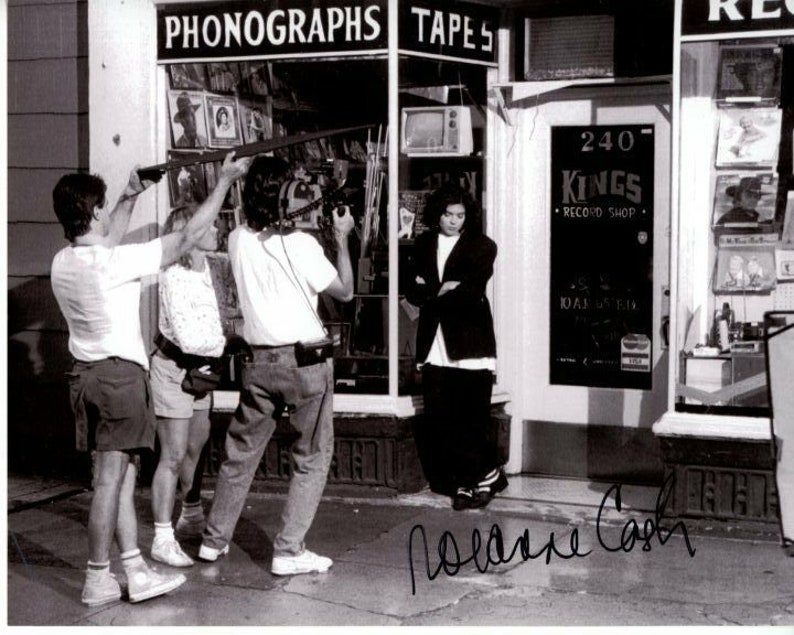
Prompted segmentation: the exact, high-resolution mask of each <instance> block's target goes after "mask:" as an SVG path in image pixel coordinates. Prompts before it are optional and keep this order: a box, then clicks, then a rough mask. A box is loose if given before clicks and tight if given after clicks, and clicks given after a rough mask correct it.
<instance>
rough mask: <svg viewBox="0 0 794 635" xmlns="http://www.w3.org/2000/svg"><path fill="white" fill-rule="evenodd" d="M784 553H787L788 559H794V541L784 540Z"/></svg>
mask: <svg viewBox="0 0 794 635" xmlns="http://www.w3.org/2000/svg"><path fill="white" fill-rule="evenodd" d="M782 546H783V553H785V554H786V555H787V556H788V557H790V558H791V557H794V540H789V539H788V538H784V539H783V545H782Z"/></svg>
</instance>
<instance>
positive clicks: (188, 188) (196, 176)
mask: <svg viewBox="0 0 794 635" xmlns="http://www.w3.org/2000/svg"><path fill="white" fill-rule="evenodd" d="M186 155H187V153H185V152H171V153H169V159H170V160H171V161H174V160H179V159H184V158H185V156H186ZM168 191H169V193H170V195H171V196H170V200H171V206H172V207H177V206H179V205H191V204H199V203H202V202H203V201H204V199H206V198H207V192H208V191H209V190H208V189H207V177H206V173H205V171H204V166H203V165H202V164H201V163H196V164H194V165H185V166H183V167H181V168H179V169H178V170H170V171H169V172H168Z"/></svg>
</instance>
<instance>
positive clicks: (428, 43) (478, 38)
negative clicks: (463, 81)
mask: <svg viewBox="0 0 794 635" xmlns="http://www.w3.org/2000/svg"><path fill="white" fill-rule="evenodd" d="M498 24H499V13H498V11H496V10H495V9H491V8H488V7H485V6H482V5H477V4H469V3H465V2H444V3H439V2H437V1H431V0H412V1H410V2H402V3H401V4H400V49H402V50H405V51H412V52H416V53H423V54H428V55H432V56H434V57H435V56H438V57H442V58H445V59H449V58H454V59H460V60H463V61H466V62H482V63H487V64H496V29H497V26H498Z"/></svg>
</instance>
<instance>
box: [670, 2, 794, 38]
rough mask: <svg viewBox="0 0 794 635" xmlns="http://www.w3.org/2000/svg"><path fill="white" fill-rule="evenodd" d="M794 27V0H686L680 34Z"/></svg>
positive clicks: (712, 33)
mask: <svg viewBox="0 0 794 635" xmlns="http://www.w3.org/2000/svg"><path fill="white" fill-rule="evenodd" d="M788 29H794V0H683V5H682V14H681V35H682V37H686V36H688V35H724V34H730V33H744V32H748V31H750V32H751V31H779V30H788Z"/></svg>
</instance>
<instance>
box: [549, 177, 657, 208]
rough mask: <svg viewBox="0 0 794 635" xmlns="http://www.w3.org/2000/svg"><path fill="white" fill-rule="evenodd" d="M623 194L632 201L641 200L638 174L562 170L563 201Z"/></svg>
mask: <svg viewBox="0 0 794 635" xmlns="http://www.w3.org/2000/svg"><path fill="white" fill-rule="evenodd" d="M607 194H609V195H613V196H625V197H626V198H627V199H628V200H629V201H631V202H632V203H639V202H640V201H641V200H642V184H641V180H640V175H639V174H633V173H632V172H624V171H623V170H601V171H600V172H596V173H594V174H580V171H579V170H563V171H562V201H563V203H566V204H570V203H583V202H585V201H587V200H589V199H591V198H593V197H595V196H605V195H607Z"/></svg>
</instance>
